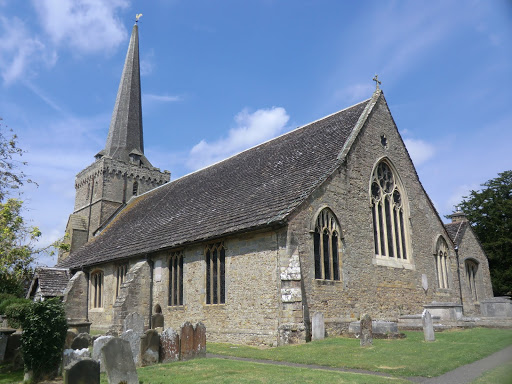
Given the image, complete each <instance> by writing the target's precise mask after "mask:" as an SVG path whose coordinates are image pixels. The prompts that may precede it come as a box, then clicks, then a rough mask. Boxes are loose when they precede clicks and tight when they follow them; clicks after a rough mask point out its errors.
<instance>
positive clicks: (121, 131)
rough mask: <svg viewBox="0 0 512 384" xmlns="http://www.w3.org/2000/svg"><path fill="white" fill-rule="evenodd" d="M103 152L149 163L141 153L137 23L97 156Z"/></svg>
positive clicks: (121, 159) (147, 164)
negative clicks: (106, 133) (110, 115)
mask: <svg viewBox="0 0 512 384" xmlns="http://www.w3.org/2000/svg"><path fill="white" fill-rule="evenodd" d="M102 155H105V156H108V157H111V158H113V159H116V160H120V161H124V162H137V163H139V164H141V165H144V166H147V167H152V166H151V164H150V163H149V161H148V160H147V159H146V157H145V156H144V141H143V133H142V104H141V91H140V62H139V31H138V25H137V23H136V24H135V25H134V26H133V29H132V35H131V38H130V44H129V46H128V52H127V53H126V60H125V62H124V68H123V74H122V75H121V81H120V83H119V89H118V91H117V98H116V104H115V106H114V112H113V113H112V120H111V121H110V128H109V131H108V136H107V143H106V146H105V149H104V150H103V151H101V152H100V153H99V154H98V155H97V157H102Z"/></svg>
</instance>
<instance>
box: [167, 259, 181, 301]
mask: <svg viewBox="0 0 512 384" xmlns="http://www.w3.org/2000/svg"><path fill="white" fill-rule="evenodd" d="M169 305H170V306H178V305H183V252H181V251H180V252H173V253H172V254H171V258H170V260H169Z"/></svg>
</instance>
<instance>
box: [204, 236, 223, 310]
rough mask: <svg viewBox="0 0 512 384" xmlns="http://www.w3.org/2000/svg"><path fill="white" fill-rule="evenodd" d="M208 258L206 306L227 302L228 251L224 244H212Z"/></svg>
mask: <svg viewBox="0 0 512 384" xmlns="http://www.w3.org/2000/svg"><path fill="white" fill-rule="evenodd" d="M205 257H206V304H224V303H225V302H226V250H225V249H224V245H223V244H222V243H215V244H210V245H208V246H207V247H206V250H205Z"/></svg>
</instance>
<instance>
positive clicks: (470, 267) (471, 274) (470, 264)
mask: <svg viewBox="0 0 512 384" xmlns="http://www.w3.org/2000/svg"><path fill="white" fill-rule="evenodd" d="M464 264H465V270H466V282H467V283H468V287H469V293H470V294H471V298H472V299H473V300H474V301H478V293H477V289H476V286H477V284H476V279H477V272H478V264H477V263H476V262H475V261H474V260H466V262H465V263H464Z"/></svg>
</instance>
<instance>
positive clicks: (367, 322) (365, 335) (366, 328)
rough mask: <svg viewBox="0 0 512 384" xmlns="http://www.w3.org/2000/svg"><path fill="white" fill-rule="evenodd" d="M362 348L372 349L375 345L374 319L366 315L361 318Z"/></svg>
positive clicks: (360, 337)
mask: <svg viewBox="0 0 512 384" xmlns="http://www.w3.org/2000/svg"><path fill="white" fill-rule="evenodd" d="M359 339H360V345H361V347H371V346H372V344H373V330H372V318H371V317H370V315H368V314H365V315H364V316H363V317H362V318H361V333H360V336H359Z"/></svg>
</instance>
